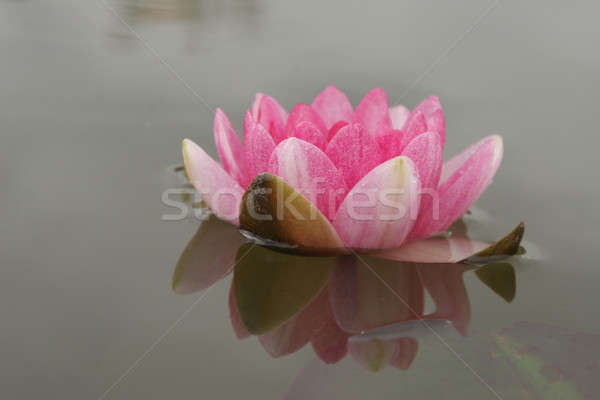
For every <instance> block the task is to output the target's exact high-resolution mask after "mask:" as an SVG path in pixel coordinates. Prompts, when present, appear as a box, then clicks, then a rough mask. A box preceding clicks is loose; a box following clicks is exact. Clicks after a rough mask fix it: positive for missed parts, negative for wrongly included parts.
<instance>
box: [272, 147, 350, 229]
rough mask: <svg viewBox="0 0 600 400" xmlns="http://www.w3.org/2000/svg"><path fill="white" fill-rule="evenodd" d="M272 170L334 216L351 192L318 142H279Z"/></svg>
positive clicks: (328, 216)
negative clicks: (316, 143) (347, 194)
mask: <svg viewBox="0 0 600 400" xmlns="http://www.w3.org/2000/svg"><path fill="white" fill-rule="evenodd" d="M269 171H270V172H271V173H273V174H274V175H277V176H279V177H281V178H283V180H284V181H286V182H287V183H288V184H290V185H291V186H293V187H294V188H295V189H296V190H298V191H299V192H300V193H301V194H302V195H303V196H304V197H306V198H307V199H308V200H310V201H311V202H312V203H313V204H314V205H316V206H317V208H318V209H319V211H321V213H323V215H325V217H327V219H329V220H331V219H332V217H333V216H334V215H335V212H336V210H337V209H338V207H339V205H340V203H341V202H342V201H343V200H344V196H345V195H346V193H347V192H348V188H347V187H346V183H345V182H344V178H343V176H342V174H341V173H340V171H338V169H337V168H336V167H335V165H333V163H332V162H331V160H330V159H329V158H328V157H327V156H326V155H325V153H323V152H322V151H321V150H319V148H317V147H316V146H314V145H312V144H310V143H308V142H305V141H303V140H300V139H296V138H289V139H286V140H284V141H283V142H281V143H279V144H278V145H277V147H276V148H275V151H273V154H272V155H271V159H270V161H269Z"/></svg>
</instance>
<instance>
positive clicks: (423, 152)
mask: <svg viewBox="0 0 600 400" xmlns="http://www.w3.org/2000/svg"><path fill="white" fill-rule="evenodd" d="M445 135H446V129H445V119H444V113H443V110H442V106H441V104H440V102H439V100H438V98H437V97H435V96H432V97H429V98H427V99H425V100H424V101H423V102H421V103H420V104H419V105H418V106H417V107H415V108H414V109H413V110H412V111H409V110H408V109H407V108H406V107H404V106H402V105H398V106H394V107H392V108H389V107H388V98H387V94H386V92H385V91H383V90H382V89H373V90H372V91H370V92H369V93H367V94H366V95H365V96H364V98H363V99H362V100H361V101H360V103H359V104H358V106H357V107H356V108H355V109H353V107H352V104H351V103H350V101H349V100H348V98H347V97H346V96H345V95H344V93H342V92H341V91H340V90H338V89H336V88H335V87H333V86H328V87H327V88H325V89H324V90H323V91H322V92H321V93H320V94H319V95H318V96H317V97H316V98H315V99H314V101H313V102H312V104H311V105H308V104H302V103H301V104H297V105H296V106H295V107H294V108H293V109H292V111H291V112H290V113H289V114H288V112H287V111H286V110H285V109H284V108H283V107H282V106H281V105H280V104H279V103H278V102H277V100H275V99H274V98H272V97H269V96H267V95H264V94H258V95H257V96H256V100H255V101H254V104H253V105H252V107H251V109H250V110H248V111H247V113H246V117H245V120H244V141H243V143H242V142H241V141H240V139H239V138H238V135H237V134H236V132H235V130H234V128H233V127H232V125H231V123H230V121H229V120H228V118H227V116H226V115H225V113H224V112H223V111H222V110H220V109H217V111H216V115H215V121H214V137H215V143H216V146H217V150H218V153H219V156H220V158H221V163H222V165H219V163H217V162H216V161H214V160H213V159H212V158H211V157H210V156H209V155H208V154H207V153H206V152H205V151H204V150H202V149H201V148H200V147H199V146H198V145H196V144H195V143H194V142H192V141H191V140H189V139H186V140H184V142H183V153H184V161H185V168H186V173H187V175H188V177H189V179H190V180H191V181H192V183H193V185H194V186H195V188H196V189H197V190H198V191H199V192H200V193H201V195H202V197H203V200H204V201H205V203H206V204H207V205H208V206H209V207H210V208H211V209H212V210H213V212H214V213H215V214H216V215H217V216H218V217H220V218H222V219H225V220H227V221H229V222H231V223H232V224H235V225H242V226H241V227H242V228H244V229H246V230H250V231H254V233H256V234H263V233H264V231H265V230H264V229H262V228H260V226H261V225H260V224H254V223H251V222H248V221H249V220H248V218H246V217H245V216H244V213H245V208H244V204H242V199H243V198H245V197H244V194H245V193H246V194H247V193H248V191H249V190H250V189H256V188H257V187H259V188H260V187H261V185H262V186H263V189H264V186H265V182H266V181H268V180H269V179H271V180H273V179H275V180H276V181H278V182H279V181H283V182H285V184H286V185H288V186H289V187H288V188H287V189H286V190H287V193H288V194H289V193H292V192H293V193H296V192H297V193H299V194H300V198H301V199H302V201H304V202H305V203H306V204H307V205H306V207H307V208H310V209H311V212H313V213H317V214H318V218H316V219H317V220H318V221H319V224H320V227H319V228H318V229H312V230H310V229H309V230H310V231H311V232H310V234H303V235H299V234H295V235H294V234H291V235H290V234H288V233H289V232H288V233H286V234H285V235H279V236H277V235H275V237H274V238H275V239H281V238H282V237H283V238H284V239H289V240H291V241H296V242H298V241H299V242H302V240H306V241H307V243H308V244H310V245H312V246H313V247H328V246H332V243H333V245H336V244H339V245H341V246H344V247H350V248H356V249H384V248H396V247H399V246H401V245H402V244H404V243H406V242H407V241H412V240H416V239H423V238H427V237H430V236H434V235H436V234H439V233H441V232H444V231H445V230H447V229H448V227H449V226H450V225H451V224H452V222H454V221H455V220H457V219H458V218H460V217H461V216H462V215H463V214H464V213H465V212H466V211H467V210H468V209H469V207H471V205H473V203H475V201H476V200H477V199H478V198H479V196H480V195H481V194H482V193H483V191H484V190H485V188H486V187H487V186H488V185H489V184H490V183H491V181H492V178H493V176H494V174H495V173H496V170H497V169H498V166H499V165H500V162H501V159H502V139H501V138H500V137H499V136H489V137H486V138H484V139H482V140H481V141H479V142H477V143H475V144H473V145H472V146H470V147H468V148H467V149H466V150H464V151H463V152H462V153H460V154H459V155H457V156H455V157H453V158H451V159H450V160H448V161H447V162H445V163H443V150H444V143H445ZM267 186H268V185H267ZM222 194H227V196H223V195H222ZM371 195H372V196H374V197H373V198H375V199H376V201H375V202H373V203H369V205H368V206H367V203H365V198H366V199H367V200H368V201H370V197H369V196H371ZM386 196H387V197H386ZM271 200H272V199H271ZM273 201H274V200H273ZM265 204H266V203H264V202H263V204H262V205H261V206H264V205H265ZM263 208H264V207H263ZM240 213H241V214H240ZM288 223H289V221H288V220H286V223H285V224H280V225H287V224H288ZM315 224H317V223H316V222H315ZM291 226H292V228H281V229H288V230H289V229H296V230H297V228H294V226H295V225H294V224H293V223H291ZM304 226H305V227H306V225H304ZM259 228H260V229H259ZM298 229H299V228H298ZM303 229H304V228H303ZM259 231H260V232H259ZM323 231H327V234H326V235H319V234H318V233H319V232H321V233H322V232H323ZM328 240H329V243H324V242H325V241H328ZM300 244H303V243H300Z"/></svg>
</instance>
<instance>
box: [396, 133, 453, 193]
mask: <svg viewBox="0 0 600 400" xmlns="http://www.w3.org/2000/svg"><path fill="white" fill-rule="evenodd" d="M402 155H403V156H406V157H408V158H410V159H411V160H412V162H413V163H414V164H415V168H416V169H417V172H418V174H419V179H420V180H421V188H422V189H430V188H433V189H436V188H437V186H438V182H439V180H440V174H441V172H442V157H443V156H442V144H441V141H440V136H439V135H438V134H437V132H426V133H422V134H420V135H419V136H417V137H416V138H414V139H413V140H411V141H410V143H408V145H407V146H406V147H405V148H404V150H402Z"/></svg>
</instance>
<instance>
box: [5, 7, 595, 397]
mask: <svg viewBox="0 0 600 400" xmlns="http://www.w3.org/2000/svg"><path fill="white" fill-rule="evenodd" d="M598 11H599V10H598V7H597V6H595V5H592V4H590V3H584V2H582V3H581V4H579V5H578V6H577V7H573V6H571V5H565V4H563V3H562V2H558V1H551V2H541V1H535V2H529V3H527V4H521V3H515V2H503V1H501V2H497V3H496V2H489V3H488V2H482V1H475V0H471V1H462V0H461V1H458V2H452V3H446V2H436V1H429V0H425V1H418V2H416V1H410V2H408V1H402V2H387V1H376V2H369V4H368V5H366V3H364V2H358V1H332V2H326V3H324V2H317V1H305V2H296V3H293V4H292V3H289V2H276V1H267V0H248V1H243V2H242V1H231V0H229V1H216V0H215V1H206V0H179V1H177V0H153V1H151V0H137V1H135V0H127V1H125V0H121V1H114V0H113V1H107V2H104V1H94V2H76V1H70V0H58V1H54V2H44V1H39V0H21V1H18V0H11V1H8V0H4V1H0V54H2V61H1V62H0V72H1V74H0V88H1V89H2V96H0V121H1V126H2V130H1V132H0V137H1V139H2V146H0V163H1V164H2V166H1V168H0V182H1V183H2V185H3V190H2V195H1V197H0V198H1V199H2V202H1V204H2V207H1V208H0V217H1V220H2V225H1V226H2V228H0V235H1V237H0V239H1V241H2V252H1V253H0V259H1V260H2V269H1V274H2V277H1V279H0V287H1V290H0V304H2V305H1V306H0V317H1V318H2V319H1V321H2V323H1V326H2V329H1V330H0V349H1V351H2V361H1V362H0V387H2V392H3V393H4V396H5V397H6V398H39V397H41V396H43V397H45V398H69V399H70V398H73V399H81V398H92V399H98V398H110V399H147V398H158V399H162V398H194V397H199V398H205V397H207V398H233V397H234V396H245V397H249V398H285V397H286V396H287V398H337V397H339V398H348V399H354V398H357V399H358V398H366V397H367V396H368V397H373V396H380V397H384V398H388V397H389V398H391V397H398V396H405V397H409V398H440V397H441V396H444V398H472V399H483V398H490V399H493V398H497V396H496V395H495V394H494V393H496V394H498V395H499V396H501V398H553V397H551V396H552V395H557V394H558V395H560V396H562V397H556V398H595V397H597V395H598V392H599V391H600V389H598V388H597V387H596V386H594V379H593V377H594V376H597V368H598V364H597V360H598V355H599V354H600V351H599V348H598V346H599V345H598V338H599V337H598V335H599V334H600V320H599V319H598V312H597V307H596V301H595V299H596V296H597V293H598V288H599V287H600V281H599V278H600V272H599V271H598V266H597V264H598V261H597V260H598V259H599V256H600V250H599V249H598V246H597V242H598V241H599V239H600V234H599V230H598V223H599V222H600V221H599V219H600V217H599V215H600V214H599V213H598V206H597V205H598V203H599V201H600V189H599V188H598V184H597V178H598V173H597V170H596V168H595V167H594V165H595V163H596V162H597V161H598V156H597V148H598V144H599V142H600V141H599V139H598V135H597V133H596V131H597V105H598V104H600V81H599V80H598V79H597V71H598V69H599V67H600V55H599V54H598V52H597V51H595V48H596V44H597V42H598V39H600V28H599V26H598V24H597V22H596V19H595V18H596V17H595V16H596V15H597V13H598ZM327 84H334V85H335V86H337V87H338V88H340V89H342V90H344V91H345V92H346V93H347V94H348V96H349V97H350V99H351V101H353V102H354V104H356V103H357V102H358V101H359V99H360V98H361V97H362V95H363V94H364V93H366V92H367V91H368V90H370V89H371V88H373V87H382V88H384V89H385V90H386V91H387V92H388V93H389V94H390V100H391V101H394V100H396V101H394V102H395V103H397V102H401V103H403V104H406V105H407V106H409V107H414V106H415V105H416V104H417V103H418V102H419V101H420V100H421V99H423V98H425V97H426V96H428V95H430V94H436V95H438V96H439V97H440V99H441V101H442V104H443V105H444V109H445V113H446V120H447V149H446V152H447V153H446V154H448V155H452V154H456V153H457V152H458V151H459V150H461V149H463V148H465V147H466V146H467V145H469V144H470V143H473V142H474V141H475V140H477V139H479V138H481V137H483V136H485V135H489V134H500V135H502V136H503V137H504V146H505V150H504V154H505V156H504V162H503V164H502V166H501V167H500V170H499V172H498V174H497V176H496V178H495V182H494V183H493V185H491V186H490V188H489V189H488V191H487V192H486V194H485V195H484V196H483V197H482V198H481V199H480V200H479V201H478V203H477V209H476V210H474V212H473V214H472V215H471V216H469V217H467V219H468V225H469V233H470V234H472V236H473V237H476V238H478V239H482V240H490V241H492V240H495V239H497V238H498V237H500V236H501V235H503V234H505V233H506V232H508V231H509V230H510V229H512V227H513V226H514V225H515V224H516V223H518V222H519V221H521V220H524V221H525V223H526V234H525V241H524V243H523V245H524V247H525V248H526V249H527V250H528V252H527V254H526V255H524V256H522V257H521V258H519V259H518V260H517V261H516V262H514V263H513V264H512V268H513V272H514V278H515V279H514V282H515V288H514V289H515V293H514V299H512V301H510V302H508V301H506V299H505V298H503V297H502V296H499V295H498V294H497V293H496V292H495V291H494V290H491V288H490V286H489V285H486V284H484V282H483V280H482V279H481V277H480V276H478V275H477V274H476V273H475V271H473V270H471V269H465V270H464V271H463V270H458V269H456V268H458V267H454V268H452V269H450V270H449V271H450V272H453V273H454V274H455V275H454V276H453V278H452V279H454V280H452V279H449V280H445V281H444V282H456V284H457V285H458V286H457V287H459V288H460V287H461V285H464V290H462V289H461V291H460V293H461V295H460V296H459V297H457V296H456V295H454V296H453V297H452V298H454V299H457V298H458V299H460V301H459V302H457V303H456V304H459V305H461V307H459V308H458V309H457V310H459V311H460V312H459V313H458V314H456V315H454V316H455V317H456V318H458V317H460V318H462V319H461V320H460V321H461V323H458V324H456V323H455V324H454V325H450V326H449V325H448V324H447V323H446V322H444V320H441V319H437V318H432V319H431V324H430V327H432V328H433V331H432V330H429V329H427V328H423V326H418V325H410V324H408V325H407V324H406V323H405V324H404V325H396V326H395V327H394V328H395V330H393V329H392V331H391V332H390V331H389V330H388V331H385V332H379V333H377V335H378V336H377V338H376V339H377V340H378V341H377V342H376V345H374V346H375V348H374V349H373V348H370V350H369V349H367V350H368V351H375V352H380V354H382V355H385V354H388V353H386V349H390V348H392V347H394V346H396V347H395V349H396V350H394V351H391V352H390V353H389V354H392V353H393V354H396V355H398V354H404V355H405V357H404V358H402V357H398V358H396V359H395V362H393V361H392V360H388V364H389V365H388V366H387V367H386V368H383V369H381V370H380V371H378V372H376V373H374V372H371V371H369V370H368V368H365V365H363V364H364V363H363V364H361V358H360V356H354V357H353V356H351V355H348V356H347V357H345V358H343V359H342V360H341V361H340V362H338V363H337V364H334V365H327V364H324V363H322V362H321V361H320V360H319V359H318V358H317V357H316V355H315V352H314V350H313V348H312V346H310V345H308V346H304V347H303V348H301V349H299V350H298V351H295V352H293V353H291V354H287V355H285V356H281V357H278V358H273V357H272V354H270V353H269V352H268V351H266V350H265V348H263V346H262V345H261V343H259V341H258V340H256V339H253V338H247V339H244V340H238V338H237V337H236V332H235V331H234V329H232V324H231V320H230V307H229V297H230V286H231V281H232V278H231V276H230V275H229V276H226V277H225V278H224V279H222V280H219V281H218V282H217V283H216V284H215V285H214V286H211V287H210V288H209V289H206V290H200V291H197V290H193V289H195V288H193V287H192V288H191V289H190V290H187V292H188V294H187V295H184V294H181V293H178V292H181V291H177V290H175V291H174V290H173V288H172V279H173V275H174V272H175V265H176V263H177V261H178V259H179V257H180V255H181V253H182V251H183V249H184V248H185V247H186V245H187V244H188V242H190V240H192V238H193V237H194V235H195V234H196V232H197V230H198V229H199V226H200V222H199V221H198V220H196V219H194V218H188V219H185V220H180V221H165V220H164V219H163V218H162V216H163V215H164V214H166V213H168V212H170V211H172V209H171V208H169V207H168V206H166V205H165V204H164V202H163V201H162V200H161V198H162V193H163V192H164V190H165V189H168V188H171V187H173V186H174V185H177V184H178V183H177V182H175V181H174V179H173V174H172V166H173V165H175V164H179V163H180V162H181V161H180V159H181V154H180V151H181V147H180V144H181V140H182V139H183V138H186V137H189V138H192V139H193V140H195V141H196V142H197V143H199V144H201V145H202V146H204V147H205V148H206V149H209V150H210V152H211V154H212V155H216V150H215V149H214V145H213V139H212V123H213V121H212V118H213V111H214V109H215V108H216V107H221V108H223V109H224V110H226V111H227V113H228V115H229V117H230V118H231V120H232V122H233V123H234V125H235V126H236V128H237V129H238V132H240V131H241V125H242V121H243V115H244V113H245V111H246V109H247V108H248V107H249V106H250V104H251V101H252V99H253V97H254V94H255V93H256V92H259V91H260V92H265V93H268V94H271V95H273V96H275V97H276V98H278V99H279V100H280V102H281V103H282V104H283V105H284V106H285V107H286V108H288V109H290V108H291V107H292V106H293V105H294V104H296V103H298V102H309V101H311V100H312V98H313V97H314V96H315V95H316V94H317V93H318V92H319V91H320V90H321V89H322V88H323V87H324V86H326V85H327ZM235 240H237V239H231V240H228V241H227V243H228V244H229V245H231V247H232V249H231V251H232V253H228V254H233V257H235V252H236V250H237V248H238V246H239V245H240V243H237V242H235ZM207 251H208V250H207ZM199 259H200V260H201V259H202V254H200V255H199ZM357 268H358V267H357ZM412 268H415V269H419V268H420V267H419V266H413V267H412ZM363 272H364V271H363ZM459 272H460V274H459ZM420 274H421V275H420V276H424V275H426V272H423V271H421V272H420ZM458 275H460V276H458ZM340 279H341V278H340ZM436 279H439V277H437V276H434V277H433V278H432V279H431V280H430V284H431V285H432V286H433V285H434V283H435V280H436ZM431 281H434V282H431ZM407 287H408V288H410V289H411V290H421V291H423V290H424V292H423V293H425V292H427V290H428V288H427V287H421V286H419V285H418V284H413V285H407ZM407 290H408V289H407ZM375 292H376V293H379V292H377V290H375ZM365 293H372V292H370V291H369V290H366V292H365ZM427 293H429V294H427V295H425V294H424V295H423V296H424V304H423V305H422V306H423V310H424V311H423V312H424V313H429V312H431V311H432V307H433V305H434V304H435V297H434V296H433V295H432V294H431V293H430V292H427ZM455 294H456V293H455ZM330 295H331V293H330ZM330 298H331V299H334V300H336V299H337V300H340V302H342V303H343V301H346V300H347V299H348V298H349V297H348V296H334V295H331V296H330ZM366 298H367V300H365V301H366V302H364V303H360V304H362V305H363V306H362V308H361V310H362V311H361V312H358V311H356V312H349V313H343V312H342V314H343V315H344V316H346V317H348V318H346V319H342V320H343V321H344V323H345V324H346V325H345V326H346V328H348V329H350V330H356V332H358V331H360V330H361V329H360V326H362V325H361V324H362V323H363V322H365V321H364V320H362V319H357V317H356V316H357V315H361V316H365V315H366V316H367V317H373V316H378V315H381V314H378V313H376V312H375V311H369V310H372V309H375V310H379V312H380V313H382V314H383V315H384V316H389V318H387V317H386V318H384V320H385V321H386V322H394V323H397V322H398V321H399V320H403V318H395V317H397V315H395V314H394V312H395V310H397V307H398V303H397V302H396V300H397V298H394V297H388V296H382V297H375V298H371V297H369V296H366ZM419 298H420V297H419ZM371 301H372V302H374V304H375V306H373V307H374V308H372V307H371V306H372V305H373V303H371ZM331 304H337V305H338V306H340V303H339V302H338V303H335V302H332V303H331ZM357 304H358V303H357ZM342 305H343V304H342ZM465 305H466V306H468V311H469V315H468V324H465V318H466V317H465V315H466V314H464V312H465ZM340 307H341V308H340ZM340 307H338V310H347V308H344V307H342V306H340ZM419 307H420V306H419ZM434 308H435V307H433V309H434ZM365 310H367V311H365ZM386 313H389V314H386ZM394 316H395V317H394ZM445 317H448V315H445ZM456 318H455V320H456ZM446 319H450V320H452V318H449V317H448V318H446ZM457 325H458V326H459V327H460V328H461V329H456V326H457ZM467 325H468V326H467ZM368 327H369V328H370V327H372V326H368ZM463 328H464V329H463ZM461 330H464V331H465V332H461ZM434 332H435V333H434ZM461 333H467V336H463V335H462V334H461ZM406 337H411V338H417V339H416V340H417V342H418V344H417V345H415V343H414V342H413V341H411V340H408V341H407V340H403V341H400V342H399V340H400V339H403V338H406ZM365 340H367V339H365ZM367 341H368V340H367ZM262 342H264V340H263V341H262ZM363 342H364V340H363ZM263 345H264V343H263ZM363 345H364V343H362V344H361V342H360V340H358V341H357V342H356V343H354V344H352V346H354V347H355V348H358V349H359V350H360V349H361V347H360V346H363ZM415 346H417V351H416V352H415ZM363 348H364V346H363ZM271 349H272V348H271ZM398 349H401V350H398ZM367 350H365V351H367ZM271 353H273V352H271ZM356 354H359V355H360V354H361V352H360V351H357V353H356ZM363 354H364V353H363ZM382 357H383V356H382ZM383 358H385V357H383ZM490 359H493V360H495V362H493V363H492V362H490V361H489V360H490ZM394 363H395V364H396V366H399V367H400V368H398V367H397V368H394V365H393V364H394ZM532 366H533V367H532ZM490 388H491V389H490ZM532 393H533V394H532ZM558 395H557V396H558ZM528 396H529V397H528ZM536 396H537V397H536Z"/></svg>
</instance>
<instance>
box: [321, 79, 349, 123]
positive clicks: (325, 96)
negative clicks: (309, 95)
mask: <svg viewBox="0 0 600 400" xmlns="http://www.w3.org/2000/svg"><path fill="white" fill-rule="evenodd" d="M311 107H312V108H313V110H315V111H316V112H317V114H319V116H320V117H321V119H322V120H323V122H324V123H325V126H326V127H327V129H331V127H332V126H333V124H335V123H336V122H338V121H350V119H351V118H352V111H353V110H352V104H351V103H350V101H349V100H348V98H347V97H346V95H345V94H344V93H343V92H342V91H340V90H339V89H337V88H336V87H334V86H327V87H326V88H325V89H324V90H323V91H322V92H321V93H319V94H318V95H317V97H316V98H315V99H314V101H313V102H312V105H311Z"/></svg>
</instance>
